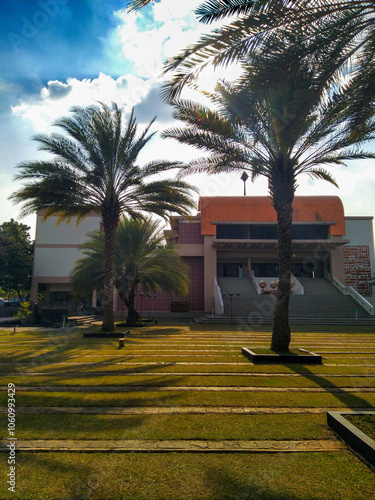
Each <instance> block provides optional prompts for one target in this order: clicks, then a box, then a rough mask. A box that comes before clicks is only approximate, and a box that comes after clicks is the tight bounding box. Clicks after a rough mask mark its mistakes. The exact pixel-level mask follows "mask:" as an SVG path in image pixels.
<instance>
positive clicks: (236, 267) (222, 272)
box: [217, 262, 244, 278]
mask: <svg viewBox="0 0 375 500" xmlns="http://www.w3.org/2000/svg"><path fill="white" fill-rule="evenodd" d="M217 277H218V278H243V277H244V268H243V264H241V263H238V262H234V263H227V262H223V263H220V264H218V265H217Z"/></svg>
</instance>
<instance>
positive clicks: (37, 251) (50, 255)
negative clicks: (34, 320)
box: [31, 214, 100, 300]
mask: <svg viewBox="0 0 375 500" xmlns="http://www.w3.org/2000/svg"><path fill="white" fill-rule="evenodd" d="M57 220H58V217H57V216H53V217H49V218H48V219H47V220H43V216H42V215H40V214H38V216H37V227H36V238H35V248H34V266H33V279H32V286H31V298H32V300H36V296H37V292H38V284H39V283H45V284H47V285H48V290H50V291H60V290H61V291H66V289H67V283H68V282H69V275H70V273H71V271H72V269H73V267H74V264H75V262H76V261H77V259H79V258H80V257H81V256H82V252H81V250H79V248H78V247H79V245H81V244H82V243H84V241H86V239H87V233H89V232H91V231H95V230H98V229H100V218H99V216H97V215H95V216H89V217H87V218H86V219H85V220H82V221H81V222H80V223H79V225H78V226H77V224H76V220H72V221H71V222H70V223H66V222H65V221H63V222H61V223H60V224H59V225H57Z"/></svg>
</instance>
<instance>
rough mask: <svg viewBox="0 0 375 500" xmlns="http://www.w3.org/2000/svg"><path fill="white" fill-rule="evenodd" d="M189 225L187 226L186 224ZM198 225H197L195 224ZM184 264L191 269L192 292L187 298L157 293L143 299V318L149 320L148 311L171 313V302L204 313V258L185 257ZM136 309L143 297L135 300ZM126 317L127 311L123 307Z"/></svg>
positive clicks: (119, 303)
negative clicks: (182, 303) (185, 305)
mask: <svg viewBox="0 0 375 500" xmlns="http://www.w3.org/2000/svg"><path fill="white" fill-rule="evenodd" d="M186 225H187V224H186ZM194 225H196V224H194ZM183 260H184V262H186V264H187V265H188V266H189V267H190V272H189V276H190V280H191V285H190V290H189V293H188V295H187V296H186V297H184V298H181V297H169V296H168V295H167V294H166V293H157V294H156V297H154V296H152V297H151V298H149V297H147V295H144V296H143V299H142V316H143V317H144V318H147V316H148V311H149V310H150V311H155V312H157V311H160V312H169V311H170V310H171V302H174V301H177V302H188V304H189V306H188V307H189V311H203V310H204V283H203V277H204V266H203V257H183ZM135 308H136V309H137V311H138V312H140V310H141V297H140V296H139V295H137V297H136V299H135ZM117 310H118V311H121V310H122V308H121V300H120V299H118V304H117ZM123 310H124V311H125V315H126V313H127V309H126V307H125V306H123Z"/></svg>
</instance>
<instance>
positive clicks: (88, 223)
mask: <svg viewBox="0 0 375 500" xmlns="http://www.w3.org/2000/svg"><path fill="white" fill-rule="evenodd" d="M57 220H58V217H49V218H48V219H47V220H43V217H42V216H41V215H38V217H37V228H36V239H35V243H36V245H43V244H47V245H50V244H54V245H67V244H75V245H80V244H81V243H83V242H84V241H85V240H86V239H87V236H86V235H87V233H88V232H90V231H95V230H97V229H99V227H100V219H99V217H98V216H90V217H87V218H86V219H85V220H83V221H81V222H80V223H79V225H78V226H77V224H76V222H75V221H71V222H70V223H68V224H67V223H66V222H65V221H63V222H61V223H60V224H59V225H57Z"/></svg>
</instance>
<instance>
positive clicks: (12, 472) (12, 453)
mask: <svg viewBox="0 0 375 500" xmlns="http://www.w3.org/2000/svg"><path fill="white" fill-rule="evenodd" d="M15 434H16V386H15V385H14V384H12V383H9V384H8V437H7V441H8V444H7V448H8V449H9V457H8V465H9V472H8V473H7V483H8V484H9V487H8V491H12V492H13V493H15V492H16V441H17V438H16V437H15Z"/></svg>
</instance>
